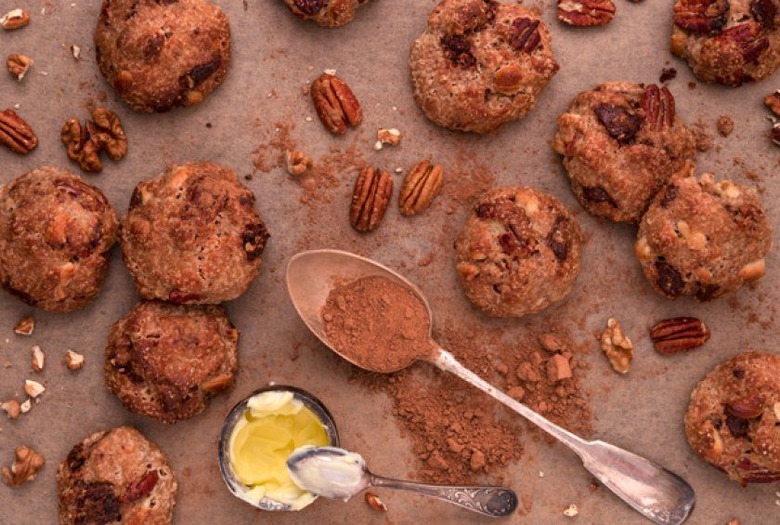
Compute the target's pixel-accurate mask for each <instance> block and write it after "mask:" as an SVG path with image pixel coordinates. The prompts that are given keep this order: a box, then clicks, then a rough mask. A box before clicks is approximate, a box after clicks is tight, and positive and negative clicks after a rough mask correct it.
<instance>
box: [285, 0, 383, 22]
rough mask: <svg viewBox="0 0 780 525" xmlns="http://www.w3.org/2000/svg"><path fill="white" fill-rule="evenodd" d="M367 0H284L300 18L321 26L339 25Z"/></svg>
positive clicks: (348, 19)
mask: <svg viewBox="0 0 780 525" xmlns="http://www.w3.org/2000/svg"><path fill="white" fill-rule="evenodd" d="M367 1H368V0H284V3H285V4H287V6H288V7H289V8H290V11H292V13H293V14H294V15H295V16H297V17H298V18H300V19H302V20H312V21H314V22H316V23H317V24H319V25H321V26H323V27H340V26H343V25H344V24H346V23H348V22H349V21H351V20H352V19H353V18H354V17H355V11H357V8H358V7H360V5H361V4H364V3H366V2H367Z"/></svg>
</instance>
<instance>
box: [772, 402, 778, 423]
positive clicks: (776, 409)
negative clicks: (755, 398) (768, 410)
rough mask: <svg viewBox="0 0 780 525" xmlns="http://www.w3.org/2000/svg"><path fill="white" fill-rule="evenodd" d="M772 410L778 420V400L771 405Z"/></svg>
mask: <svg viewBox="0 0 780 525" xmlns="http://www.w3.org/2000/svg"><path fill="white" fill-rule="evenodd" d="M772 411H773V412H774V413H775V417H776V418H777V420H778V421H780V401H778V402H777V403H775V404H774V405H772Z"/></svg>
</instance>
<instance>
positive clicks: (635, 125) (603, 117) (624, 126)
mask: <svg viewBox="0 0 780 525" xmlns="http://www.w3.org/2000/svg"><path fill="white" fill-rule="evenodd" d="M593 112H594V113H596V117H597V118H598V119H599V122H601V124H602V125H603V126H604V127H605V128H606V129H607V133H609V136H610V137H612V138H613V139H615V140H616V141H618V143H619V144H621V145H624V144H630V143H631V142H633V141H634V136H636V134H637V132H638V131H639V128H640V127H641V126H642V118H641V117H640V116H639V115H636V114H635V113H633V112H632V111H631V110H629V109H628V108H624V107H622V106H616V105H614V104H599V105H598V106H596V107H594V108H593Z"/></svg>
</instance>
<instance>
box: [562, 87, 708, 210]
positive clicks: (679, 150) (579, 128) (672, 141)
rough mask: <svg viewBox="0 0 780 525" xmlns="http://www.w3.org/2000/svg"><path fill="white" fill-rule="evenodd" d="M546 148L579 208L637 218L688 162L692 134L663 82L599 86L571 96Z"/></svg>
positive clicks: (692, 153) (693, 145) (692, 154)
mask: <svg viewBox="0 0 780 525" xmlns="http://www.w3.org/2000/svg"><path fill="white" fill-rule="evenodd" d="M553 149H554V150H555V152H556V153H558V154H560V155H562V156H563V166H564V167H565V168H566V172H567V174H568V176H569V179H570V180H571V187H572V191H573V192H574V195H575V196H576V197H577V200H579V201H580V204H582V207H583V208H585V209H586V210H588V211H589V212H590V213H591V214H593V215H595V216H597V217H602V218H605V219H609V220H611V221H617V222H631V223H637V222H639V219H640V218H641V217H642V214H643V213H644V212H645V210H646V209H647V207H648V206H649V205H650V201H651V200H652V199H653V197H654V196H655V194H656V193H658V191H659V190H660V189H661V188H662V187H663V186H664V185H666V183H667V182H669V179H670V178H671V177H672V175H674V174H675V173H676V172H677V171H679V170H680V169H681V168H682V167H683V166H684V165H685V161H686V160H690V159H693V157H694V155H695V153H696V145H695V139H694V136H693V133H691V131H690V130H689V129H688V127H687V126H686V125H685V123H684V122H683V121H682V119H680V117H679V116H678V115H677V112H676V111H675V105H674V97H673V96H672V94H671V93H670V92H669V90H668V89H667V88H666V87H660V88H659V87H658V86H656V85H655V84H650V85H649V86H644V85H643V84H635V83H632V82H610V83H606V84H601V85H600V86H598V87H596V89H594V90H592V91H585V92H583V93H580V94H579V95H577V96H576V97H575V98H574V100H573V101H572V103H571V105H570V106H569V109H568V111H567V112H566V113H564V114H563V115H561V116H560V117H558V131H557V133H556V135H555V141H554V142H553Z"/></svg>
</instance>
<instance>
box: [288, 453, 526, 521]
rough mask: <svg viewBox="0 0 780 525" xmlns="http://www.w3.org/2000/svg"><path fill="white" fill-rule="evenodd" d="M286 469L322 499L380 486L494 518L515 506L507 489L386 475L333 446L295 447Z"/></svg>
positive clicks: (355, 456) (304, 487)
mask: <svg viewBox="0 0 780 525" xmlns="http://www.w3.org/2000/svg"><path fill="white" fill-rule="evenodd" d="M287 471H288V472H289V473H290V478H291V479H292V480H293V483H295V484H296V485H298V486H299V487H301V488H302V489H304V490H307V491H309V492H311V493H312V494H316V495H318V496H322V497H324V498H331V499H343V500H344V501H346V500H348V499H349V498H351V497H352V496H354V495H356V494H359V493H360V492H362V491H363V490H365V489H366V488H368V487H382V488H389V489H399V490H407V491H410V492H416V493H418V494H423V495H425V496H430V497H432V498H437V499H440V500H442V501H446V502H448V503H452V504H454V505H458V506H460V507H463V508H465V509H468V510H471V511H474V512H478V513H480V514H483V515H485V516H490V517H494V518H499V517H503V516H508V515H509V514H511V513H512V512H514V510H515V509H516V508H517V495H516V494H515V493H514V492H513V491H512V490H510V489H507V488H502V487H473V486H452V485H433V484H430V483H417V482H413V481H402V480H398V479H391V478H385V477H382V476H377V475H376V474H372V473H371V472H369V470H368V469H367V468H366V462H365V461H364V460H363V458H362V457H361V456H360V454H356V453H355V452H349V451H347V450H344V449H341V448H336V447H312V446H306V447H301V448H298V449H296V450H295V451H294V452H293V453H292V454H291V455H290V457H289V458H288V459H287Z"/></svg>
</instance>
